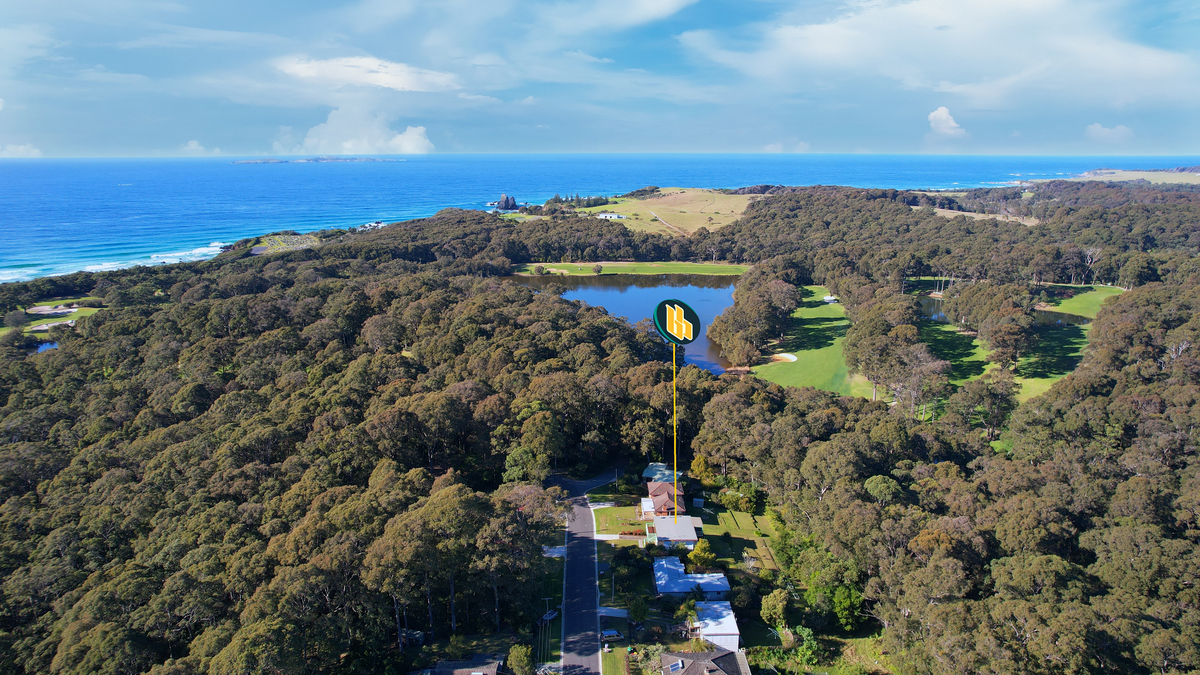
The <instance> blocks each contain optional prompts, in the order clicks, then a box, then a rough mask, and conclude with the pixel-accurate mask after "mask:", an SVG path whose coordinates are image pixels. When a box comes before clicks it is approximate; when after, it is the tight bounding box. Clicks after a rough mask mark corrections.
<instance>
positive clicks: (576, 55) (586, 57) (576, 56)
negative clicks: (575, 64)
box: [563, 49, 613, 63]
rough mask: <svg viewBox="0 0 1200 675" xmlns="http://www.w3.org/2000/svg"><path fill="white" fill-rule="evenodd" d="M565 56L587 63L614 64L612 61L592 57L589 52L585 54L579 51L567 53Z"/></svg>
mask: <svg viewBox="0 0 1200 675" xmlns="http://www.w3.org/2000/svg"><path fill="white" fill-rule="evenodd" d="M563 56H567V57H570V58H572V59H579V60H580V61H587V62H588V63H612V62H613V60H612V59H602V58H600V57H599V56H592V55H591V54H588V53H587V52H584V51H580V50H578V49H577V50H575V51H573V52H566V53H565V54H563Z"/></svg>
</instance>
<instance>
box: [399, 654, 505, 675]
mask: <svg viewBox="0 0 1200 675" xmlns="http://www.w3.org/2000/svg"><path fill="white" fill-rule="evenodd" d="M503 666H504V654H476V655H475V656H473V657H471V659H470V660H469V661H439V662H438V663H437V664H435V665H434V666H432V667H430V668H426V669H424V670H414V671H412V672H410V673H408V675H498V673H499V671H500V669H501V667H503Z"/></svg>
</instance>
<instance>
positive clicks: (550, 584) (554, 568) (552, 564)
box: [534, 558, 566, 663]
mask: <svg viewBox="0 0 1200 675" xmlns="http://www.w3.org/2000/svg"><path fill="white" fill-rule="evenodd" d="M547 562H548V563H549V565H548V568H547V569H548V572H547V574H546V579H545V583H544V584H543V585H542V597H543V598H550V607H551V609H554V608H557V607H561V606H562V602H563V570H564V568H565V566H566V560H564V559H563V558H548V559H547ZM534 652H535V653H534V658H535V659H536V661H535V662H536V663H553V662H556V661H558V660H559V659H561V658H562V613H561V612H560V613H559V615H558V618H556V619H554V620H553V621H551V622H550V623H549V624H547V625H546V626H545V627H543V629H542V630H541V632H537V631H536V629H535V633H534Z"/></svg>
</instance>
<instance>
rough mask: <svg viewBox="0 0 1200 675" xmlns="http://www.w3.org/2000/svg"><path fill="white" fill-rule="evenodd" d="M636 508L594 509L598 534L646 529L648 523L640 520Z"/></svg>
mask: <svg viewBox="0 0 1200 675" xmlns="http://www.w3.org/2000/svg"><path fill="white" fill-rule="evenodd" d="M636 508H637V507H635V506H610V507H608V508H604V509H592V513H593V514H595V516H596V534H621V532H622V531H623V530H642V531H643V532H644V531H645V529H646V521H644V520H638V518H637V514H636V513H635V509H636Z"/></svg>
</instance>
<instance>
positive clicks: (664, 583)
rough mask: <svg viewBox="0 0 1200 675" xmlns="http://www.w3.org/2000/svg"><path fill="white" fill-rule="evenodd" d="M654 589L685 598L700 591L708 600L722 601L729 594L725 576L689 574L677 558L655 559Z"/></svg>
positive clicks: (664, 593) (717, 574)
mask: <svg viewBox="0 0 1200 675" xmlns="http://www.w3.org/2000/svg"><path fill="white" fill-rule="evenodd" d="M654 588H655V590H657V591H658V592H659V593H661V594H663V595H672V596H683V595H687V594H689V593H692V592H694V591H696V590H699V591H700V592H701V593H703V594H704V598H705V599H706V600H720V599H722V598H724V597H725V594H726V593H728V592H729V580H728V579H726V578H725V575H724V574H720V573H716V574H687V573H686V571H685V569H684V567H683V562H681V561H680V560H679V558H676V557H675V556H668V557H658V558H655V559H654Z"/></svg>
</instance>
